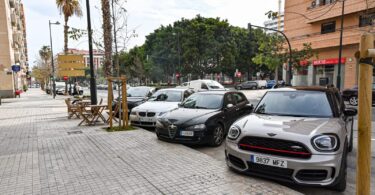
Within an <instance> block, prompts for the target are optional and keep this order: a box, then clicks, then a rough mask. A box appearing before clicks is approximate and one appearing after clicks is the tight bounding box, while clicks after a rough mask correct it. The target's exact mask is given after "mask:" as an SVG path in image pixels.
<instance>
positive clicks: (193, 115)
mask: <svg viewBox="0 0 375 195" xmlns="http://www.w3.org/2000/svg"><path fill="white" fill-rule="evenodd" d="M251 110H252V105H250V104H249V102H248V100H247V99H246V97H245V95H244V94H243V93H242V92H236V91H208V92H199V93H194V94H193V95H191V96H190V97H188V98H187V99H186V100H185V101H184V102H183V103H182V104H180V105H179V108H177V109H174V110H172V111H170V112H167V113H166V114H164V115H162V116H159V118H158V120H157V121H156V130H155V132H156V135H157V137H158V138H159V139H161V140H166V141H171V142H177V143H186V144H206V143H208V144H210V145H212V146H219V145H221V144H222V142H223V140H224V139H225V135H226V134H227V131H228V129H229V127H230V125H231V124H232V123H233V122H234V121H236V120H237V119H238V118H240V117H242V116H244V115H247V114H249V113H250V112H251Z"/></svg>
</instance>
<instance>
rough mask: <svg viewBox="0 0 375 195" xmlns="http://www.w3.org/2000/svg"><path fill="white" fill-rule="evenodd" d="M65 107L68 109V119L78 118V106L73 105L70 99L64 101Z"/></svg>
mask: <svg viewBox="0 0 375 195" xmlns="http://www.w3.org/2000/svg"><path fill="white" fill-rule="evenodd" d="M65 103H66V106H67V108H68V119H71V118H72V117H73V116H76V117H77V118H80V116H79V113H78V112H79V106H77V105H73V104H72V102H71V100H70V98H67V99H65Z"/></svg>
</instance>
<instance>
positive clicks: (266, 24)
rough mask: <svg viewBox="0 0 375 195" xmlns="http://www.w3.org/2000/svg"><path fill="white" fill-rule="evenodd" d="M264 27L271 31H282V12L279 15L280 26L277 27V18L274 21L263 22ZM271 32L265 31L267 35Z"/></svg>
mask: <svg viewBox="0 0 375 195" xmlns="http://www.w3.org/2000/svg"><path fill="white" fill-rule="evenodd" d="M264 27H266V28H270V29H273V30H280V31H284V13H283V12H281V13H280V26H279V18H275V19H271V20H267V21H265V22H264ZM279 28H280V29H279ZM272 32H273V31H267V33H272Z"/></svg>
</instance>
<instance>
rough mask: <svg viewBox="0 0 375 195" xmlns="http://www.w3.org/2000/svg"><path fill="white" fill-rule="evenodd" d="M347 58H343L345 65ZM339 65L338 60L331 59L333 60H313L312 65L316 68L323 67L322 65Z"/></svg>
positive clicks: (342, 61)
mask: <svg viewBox="0 0 375 195" xmlns="http://www.w3.org/2000/svg"><path fill="white" fill-rule="evenodd" d="M345 62H346V58H341V64H345ZM338 63H339V59H338V58H331V59H323V60H313V61H312V64H313V65H314V66H322V65H335V64H338Z"/></svg>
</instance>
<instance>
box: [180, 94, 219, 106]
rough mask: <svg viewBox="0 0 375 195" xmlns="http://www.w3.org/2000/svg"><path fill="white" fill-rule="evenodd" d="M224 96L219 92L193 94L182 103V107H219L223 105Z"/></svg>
mask: <svg viewBox="0 0 375 195" xmlns="http://www.w3.org/2000/svg"><path fill="white" fill-rule="evenodd" d="M223 97H224V96H223V95H219V94H193V95H191V96H190V97H189V98H188V99H186V100H185V101H184V102H183V103H182V104H181V107H183V108H192V109H219V108H221V107H222V104H223Z"/></svg>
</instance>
